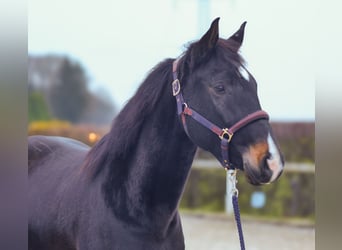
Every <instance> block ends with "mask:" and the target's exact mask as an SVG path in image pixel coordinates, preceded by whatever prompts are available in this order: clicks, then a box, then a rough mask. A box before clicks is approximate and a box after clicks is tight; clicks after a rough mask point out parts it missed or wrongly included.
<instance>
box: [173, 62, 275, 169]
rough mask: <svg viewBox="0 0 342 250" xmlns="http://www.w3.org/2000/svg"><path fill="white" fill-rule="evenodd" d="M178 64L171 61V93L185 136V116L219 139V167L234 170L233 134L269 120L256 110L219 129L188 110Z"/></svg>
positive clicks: (266, 115) (265, 114) (190, 109)
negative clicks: (252, 123) (254, 122)
mask: <svg viewBox="0 0 342 250" xmlns="http://www.w3.org/2000/svg"><path fill="white" fill-rule="evenodd" d="M178 62H179V59H177V60H174V61H173V65H172V74H173V82H172V93H173V96H175V97H176V101H177V114H178V115H179V116H181V120H182V123H183V127H184V130H185V132H186V133H187V135H188V136H189V132H188V129H187V126H186V120H185V116H190V117H192V118H193V119H194V120H195V121H197V122H198V123H200V124H201V125H203V126H204V127H206V128H208V129H209V130H211V131H212V132H213V133H215V134H216V135H217V136H218V137H219V139H220V140H221V156H222V160H221V161H220V162H221V165H222V166H223V167H224V168H225V169H234V168H235V167H234V166H233V164H232V163H231V162H230V161H229V143H230V142H231V140H232V138H233V136H234V133H235V132H236V131H238V130H239V129H240V128H242V127H244V126H246V125H248V124H249V123H251V122H253V121H256V120H259V119H267V120H268V119H269V116H268V114H267V113H266V112H265V111H263V110H258V111H255V112H253V113H251V114H249V115H247V116H245V117H244V118H242V119H241V120H239V121H238V122H236V123H235V124H234V125H233V126H231V127H230V128H220V127H218V126H216V125H215V124H213V123H212V122H210V121H209V120H207V119H206V118H205V117H203V116H202V115H200V114H199V113H197V112H196V111H195V110H193V109H192V108H190V107H189V106H188V104H187V103H186V102H185V101H184V98H183V95H182V91H181V84H180V81H179V79H178V73H177V68H178Z"/></svg>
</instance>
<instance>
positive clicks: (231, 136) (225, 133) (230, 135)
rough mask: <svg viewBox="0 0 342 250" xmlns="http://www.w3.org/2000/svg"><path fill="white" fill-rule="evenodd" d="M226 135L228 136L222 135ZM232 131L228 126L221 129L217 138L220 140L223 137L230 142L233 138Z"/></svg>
mask: <svg viewBox="0 0 342 250" xmlns="http://www.w3.org/2000/svg"><path fill="white" fill-rule="evenodd" d="M225 135H227V136H228V138H225V137H224V136H225ZM233 135H234V133H230V132H229V129H228V128H224V129H222V133H221V134H220V135H219V138H220V139H221V140H222V139H223V138H225V139H227V140H228V142H230V141H231V140H232V138H233Z"/></svg>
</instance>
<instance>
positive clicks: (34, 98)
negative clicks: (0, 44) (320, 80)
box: [28, 0, 316, 250]
mask: <svg viewBox="0 0 342 250" xmlns="http://www.w3.org/2000/svg"><path fill="white" fill-rule="evenodd" d="M315 8H316V2H315V1H308V0H303V1H295V0H289V1H271V0H262V1H252V0H241V1H238V0H182V1H180V0H162V1H161V0H159V1H158V0H145V1H133V0H127V1H110V0H101V1H96V2H95V1H91V2H90V1H80V0H74V1H66V0H60V1H51V0H49V1H47V0H30V1H29V3H28V102H29V104H28V120H29V123H28V134H29V135H33V134H45V135H60V136H67V137H72V138H75V139H78V140H81V141H83V142H85V143H87V144H89V145H90V146H92V145H94V144H95V143H96V142H97V141H98V140H99V139H100V138H101V137H102V136H103V135H104V134H105V133H107V131H108V130H109V127H110V123H111V121H112V120H113V118H115V116H116V114H117V113H118V112H119V111H120V109H121V108H122V107H123V106H124V105H125V103H126V102H127V100H128V99H129V98H130V97H131V96H132V95H133V94H134V92H135V90H136V89H137V87H138V86H139V84H140V83H141V82H142V81H143V79H144V77H145V76H146V75H147V74H148V72H149V71H150V70H151V68H152V67H153V66H155V65H156V64H157V63H158V62H160V61H162V60H163V59H165V58H168V57H172V58H175V57H177V56H178V55H180V54H181V53H182V52H183V51H184V49H185V48H186V45H187V43H188V42H189V41H193V40H196V39H199V38H200V37H201V36H202V35H203V34H204V33H205V31H206V30H207V29H208V27H209V26H210V23H211V21H212V20H213V19H214V18H216V17H221V19H220V36H221V37H229V36H230V35H231V34H233V33H234V32H235V31H236V30H237V29H238V28H239V26H240V25H241V23H242V22H244V21H247V26H246V32H245V39H244V44H243V46H242V48H241V54H242V55H243V56H244V58H245V59H246V61H247V68H248V69H249V70H250V71H251V73H252V74H253V75H254V77H255V78H256V80H257V82H258V93H259V98H260V101H261V105H262V107H263V109H264V110H266V111H267V112H268V113H269V114H270V117H271V125H272V127H273V130H274V133H275V136H276V137H277V139H278V142H279V144H280V147H281V150H282V151H283V153H284V155H285V160H286V166H285V172H284V174H283V176H282V177H281V178H280V179H279V181H277V182H276V183H274V184H272V185H267V186H262V187H254V186H251V185H249V184H248V183H246V180H245V178H244V176H243V175H242V174H240V175H239V184H238V188H239V194H240V195H239V202H240V208H241V213H242V219H243V220H244V219H245V220H247V221H246V224H247V225H246V226H247V230H251V231H252V233H250V234H249V235H250V236H248V234H247V235H246V236H245V237H246V238H247V240H249V242H250V243H249V244H250V245H251V248H250V249H268V248H267V246H265V245H267V244H265V245H263V244H261V243H260V242H259V240H258V239H260V237H261V236H260V237H258V236H257V234H256V233H257V232H259V233H261V232H262V231H263V230H260V229H262V228H263V226H264V228H265V230H266V231H267V230H268V231H269V232H270V233H273V234H276V233H275V232H276V231H275V230H278V231H279V230H283V231H279V237H282V240H283V241H284V242H283V243H281V244H280V245H279V241H276V240H273V242H274V243H272V244H274V245H272V244H271V245H270V246H269V247H270V248H269V249H275V248H276V249H292V250H293V249H314V228H313V226H314V224H315V199H314V185H315V183H314V179H315V178H314V176H315V155H314V152H315V106H314V103H315V85H314V84H315V75H314V66H315V65H314V64H313V61H314V60H313V59H314V53H313V49H314V48H313V42H312V39H313V37H314V28H313V25H312V22H313V18H314V14H315ZM225 178H226V177H225V171H223V170H222V169H221V167H220V166H219V163H218V162H217V161H216V160H214V159H213V158H212V156H211V155H210V154H208V153H207V152H204V151H202V150H198V153H197V155H196V159H195V161H194V164H193V168H192V171H191V174H190V177H189V180H188V183H187V185H186V188H185V191H184V194H183V198H182V201H181V204H180V208H181V211H182V215H183V217H184V219H183V224H184V233H185V234H186V235H185V238H186V240H187V241H188V242H187V243H188V244H187V246H188V247H187V248H186V249H225V247H226V246H228V245H227V244H229V243H228V242H227V241H228V240H229V238H226V237H224V236H222V245H220V243H219V241H218V238H219V236H218V237H215V242H213V243H210V246H209V245H206V243H203V238H198V239H197V240H196V239H194V240H192V238H191V237H192V236H193V235H198V234H200V235H202V233H200V232H197V231H196V228H200V227H204V228H206V230H214V234H215V235H217V231H220V230H221V229H219V228H220V227H221V226H223V227H225V226H226V225H232V228H229V229H228V228H227V229H223V230H224V232H226V233H227V235H228V234H229V235H232V239H231V240H230V241H229V242H233V243H234V244H237V243H238V242H237V235H235V233H232V230H233V231H234V230H235V229H234V222H233V220H232V215H231V212H230V211H227V208H226V202H225V195H226V182H225V181H226V179H225ZM195 219H196V220H195ZM197 219H198V220H199V221H197ZM218 221H224V222H225V223H223V224H222V225H217V223H218ZM197 223H207V224H203V225H202V224H197ZM213 223H214V224H213ZM215 223H216V224H215ZM209 224H210V225H209ZM198 225H201V226H198ZM213 225H214V226H213ZM297 229H298V230H299V231H297ZM215 230H216V231H215ZM266 231H265V232H263V235H264V237H266V236H269V234H268V233H267V232H268V231H267V232H266ZM291 232H292V234H291ZM203 233H204V232H203ZM206 233H207V232H206ZM187 234H188V235H189V236H187ZM206 235H207V236H208V235H210V234H208V233H207V234H206ZM286 235H287V236H286ZM254 236H255V237H254ZM208 237H209V236H208ZM253 237H254V238H253ZM284 237H288V238H284ZM200 239H201V240H202V243H201V244H198V242H201V241H200ZM269 240H270V239H269ZM271 240H272V239H271ZM205 242H210V240H208V241H205ZM298 242H299V243H298ZM300 243H302V244H300ZM208 244H209V243H208ZM215 244H216V245H215ZM246 244H247V246H248V245H249V244H248V243H246ZM234 246H235V245H234ZM201 247H202V248H201ZM253 247H254V248H253ZM281 247H283V248H281Z"/></svg>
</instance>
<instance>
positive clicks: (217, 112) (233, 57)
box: [174, 18, 284, 185]
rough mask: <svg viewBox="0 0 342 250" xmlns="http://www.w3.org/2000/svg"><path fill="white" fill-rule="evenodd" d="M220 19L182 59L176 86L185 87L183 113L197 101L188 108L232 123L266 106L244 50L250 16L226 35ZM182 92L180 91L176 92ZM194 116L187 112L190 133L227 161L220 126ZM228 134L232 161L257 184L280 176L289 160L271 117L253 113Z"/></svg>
mask: <svg viewBox="0 0 342 250" xmlns="http://www.w3.org/2000/svg"><path fill="white" fill-rule="evenodd" d="M218 21H219V18H217V19H215V20H214V21H213V22H212V24H211V27H210V28H209V30H208V31H207V32H206V33H205V34H204V35H203V37H202V38H201V39H200V40H199V41H196V42H193V43H192V44H190V45H189V47H188V49H187V50H186V51H185V52H184V54H183V55H182V56H181V57H180V58H179V59H178V60H177V61H178V62H177V64H176V65H174V73H175V72H176V73H177V77H178V78H177V81H178V79H179V83H180V86H176V87H174V92H175V91H176V92H179V91H178V90H179V89H180V88H182V91H181V92H182V96H181V97H182V98H181V99H182V100H181V103H182V110H183V111H182V112H183V113H184V108H188V107H191V111H188V114H190V113H192V112H196V113H197V114H200V115H199V116H201V117H202V118H200V119H198V120H203V119H204V120H205V119H207V120H208V121H210V122H209V124H215V125H216V126H217V127H220V128H230V127H232V126H235V125H234V124H236V123H239V121H241V120H243V119H244V118H245V117H248V116H250V115H251V114H255V113H258V112H260V110H261V106H260V102H259V98H258V95H257V83H256V80H255V79H254V77H253V75H252V74H251V73H250V72H249V71H248V70H247V69H246V68H245V66H244V61H243V59H242V57H241V56H240V55H239V49H240V47H241V45H242V42H243V37H244V30H245V25H246V22H244V23H243V24H242V25H241V27H240V28H239V30H238V31H237V32H235V33H234V34H233V35H232V36H231V37H229V38H228V39H222V38H219V32H218ZM177 81H174V82H177ZM177 84H178V82H177ZM177 94H178V93H174V95H175V96H176V97H177ZM177 98H178V97H177ZM178 99H179V98H178ZM183 99H184V100H183ZM178 105H179V104H178ZM179 113H180V112H179ZM265 114H266V113H265V112H263V113H262V116H261V118H267V115H265ZM203 117H205V118H203ZM192 118H193V117H191V116H190V115H188V116H184V117H183V118H182V119H183V124H184V126H185V127H186V128H185V129H186V132H187V133H188V135H189V137H190V139H191V140H192V141H193V142H194V143H195V144H196V145H198V146H199V147H201V148H203V149H205V150H207V151H210V152H211V153H212V154H213V155H214V156H215V157H216V158H217V159H218V160H219V161H220V162H221V163H222V162H226V160H224V159H223V158H224V156H223V155H224V154H223V153H222V143H221V142H222V137H220V136H218V135H217V134H215V133H213V130H214V129H212V131H211V130H210V129H208V128H210V127H211V125H205V126H203V122H198V120H196V119H192ZM207 123H208V122H207ZM215 125H213V126H214V127H215ZM240 125H241V124H240ZM228 131H229V130H228ZM218 134H219V133H218ZM227 134H228V135H229V140H228V139H227V141H228V143H229V152H228V153H229V161H230V162H229V167H231V166H234V168H238V169H240V170H243V171H244V172H245V175H246V177H247V179H248V180H249V182H250V183H251V184H253V185H260V184H265V183H270V182H273V181H275V180H276V179H277V178H278V177H279V176H280V174H281V173H282V170H283V165H284V160H283V156H282V154H281V152H280V151H279V147H278V145H277V143H276V141H275V139H274V136H273V134H272V129H271V126H270V124H269V122H268V119H259V118H256V119H251V120H249V121H248V122H245V123H244V124H242V126H240V127H239V129H238V131H235V132H234V134H233V133H231V134H230V133H227ZM227 145H228V144H227ZM227 166H228V164H227Z"/></svg>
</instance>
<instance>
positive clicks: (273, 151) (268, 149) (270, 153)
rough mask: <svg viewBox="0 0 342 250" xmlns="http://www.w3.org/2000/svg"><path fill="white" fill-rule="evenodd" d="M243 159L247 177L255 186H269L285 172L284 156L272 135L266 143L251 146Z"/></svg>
mask: <svg viewBox="0 0 342 250" xmlns="http://www.w3.org/2000/svg"><path fill="white" fill-rule="evenodd" d="M242 158H243V164H244V171H245V174H246V177H247V179H248V181H249V182H250V183H251V184H253V185H262V184H269V183H271V182H273V181H275V180H277V179H278V178H279V176H280V175H281V173H282V172H283V168H284V160H283V156H282V155H281V153H280V152H279V149H278V147H277V146H276V144H275V142H274V140H273V138H272V136H271V135H268V136H267V140H266V141H265V142H259V143H256V144H253V145H251V146H249V147H248V148H247V150H246V151H245V152H244V153H243V155H242Z"/></svg>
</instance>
